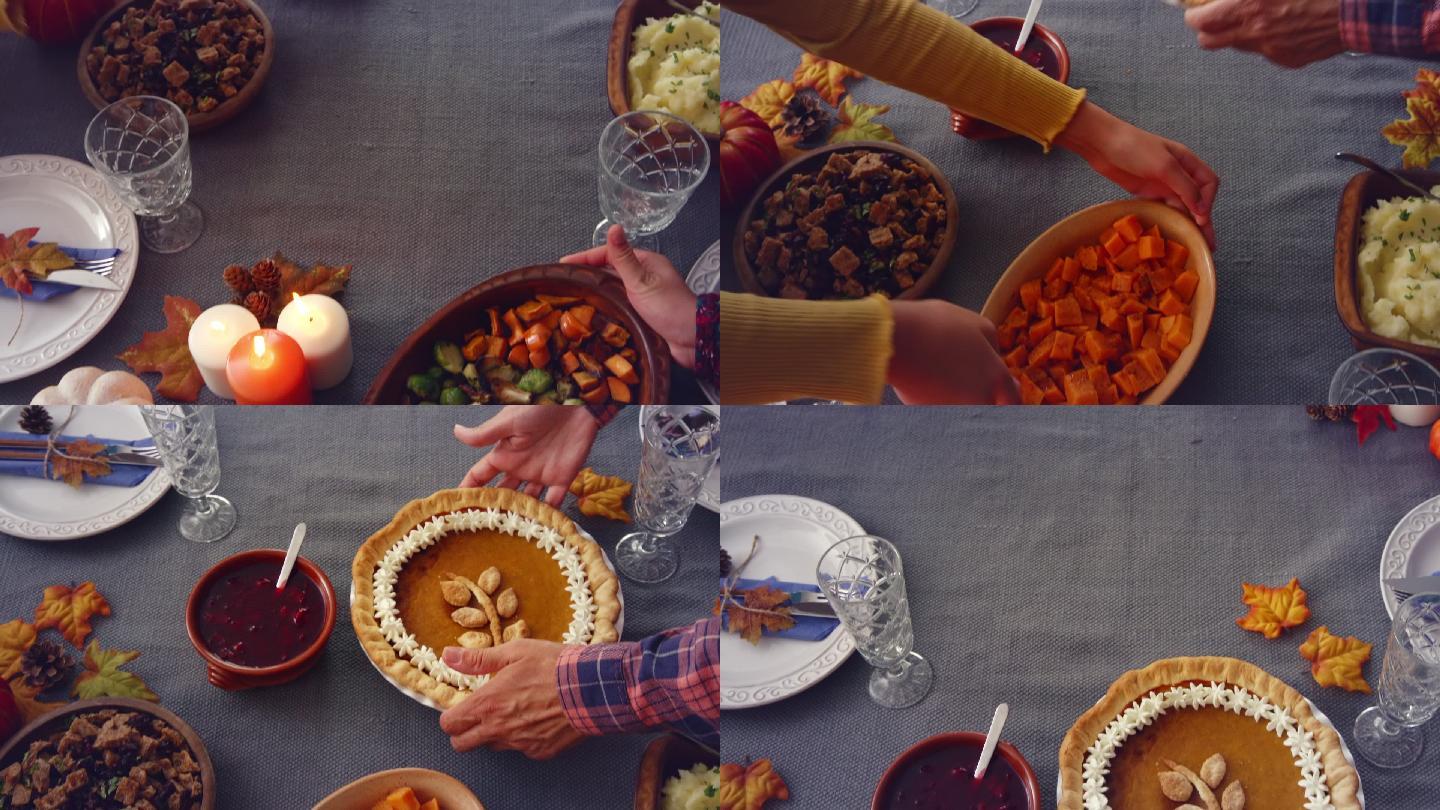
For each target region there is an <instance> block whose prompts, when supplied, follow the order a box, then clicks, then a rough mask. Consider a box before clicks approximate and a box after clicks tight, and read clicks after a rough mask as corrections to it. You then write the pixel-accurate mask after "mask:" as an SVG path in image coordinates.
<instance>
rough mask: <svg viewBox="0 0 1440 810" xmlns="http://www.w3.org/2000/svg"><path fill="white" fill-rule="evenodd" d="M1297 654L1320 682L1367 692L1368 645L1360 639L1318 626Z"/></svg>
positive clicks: (1351, 690) (1368, 686) (1322, 684)
mask: <svg viewBox="0 0 1440 810" xmlns="http://www.w3.org/2000/svg"><path fill="white" fill-rule="evenodd" d="M1300 656H1301V657H1302V658H1304V659H1305V660H1307V661H1309V662H1310V674H1311V676H1313V677H1314V678H1315V682H1316V683H1318V684H1320V685H1321V686H1338V687H1340V688H1341V689H1345V690H1347V691H1350V692H1365V693H1367V694H1368V693H1369V692H1370V684H1368V683H1366V682H1365V662H1366V661H1369V660H1370V645H1369V644H1366V643H1365V642H1363V641H1361V640H1360V639H1358V638H1356V637H1354V636H1336V635H1331V633H1330V628H1328V627H1317V628H1315V631H1314V632H1313V633H1311V634H1310V637H1309V638H1307V639H1305V643H1304V644H1301V645H1300Z"/></svg>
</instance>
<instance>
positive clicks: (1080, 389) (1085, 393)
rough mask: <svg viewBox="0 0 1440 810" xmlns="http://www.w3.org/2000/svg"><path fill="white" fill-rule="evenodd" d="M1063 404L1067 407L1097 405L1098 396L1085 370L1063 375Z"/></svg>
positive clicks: (1098, 402) (1088, 373) (1098, 401)
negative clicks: (1067, 405)
mask: <svg viewBox="0 0 1440 810" xmlns="http://www.w3.org/2000/svg"><path fill="white" fill-rule="evenodd" d="M1065 402H1066V404H1069V405H1099V404H1100V396H1099V394H1097V393H1096V392H1095V383H1094V382H1092V381H1091V380H1090V372H1088V371H1086V370H1085V369H1080V370H1079V371H1073V372H1071V373H1069V374H1066V375H1065Z"/></svg>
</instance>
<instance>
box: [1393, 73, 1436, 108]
mask: <svg viewBox="0 0 1440 810" xmlns="http://www.w3.org/2000/svg"><path fill="white" fill-rule="evenodd" d="M1400 95H1402V96H1404V97H1405V98H1428V99H1430V100H1431V101H1434V102H1436V103H1440V73H1436V72H1435V71H1433V70H1430V69H1429V68H1420V69H1419V70H1418V71H1416V72H1415V89H1414V90H1405V91H1403V92H1401V93H1400Z"/></svg>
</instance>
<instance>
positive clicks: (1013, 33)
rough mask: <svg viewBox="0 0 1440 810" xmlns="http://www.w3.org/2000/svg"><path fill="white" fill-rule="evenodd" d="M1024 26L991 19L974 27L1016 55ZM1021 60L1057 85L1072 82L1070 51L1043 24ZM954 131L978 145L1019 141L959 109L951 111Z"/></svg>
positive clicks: (1016, 20) (1019, 21) (1010, 19)
mask: <svg viewBox="0 0 1440 810" xmlns="http://www.w3.org/2000/svg"><path fill="white" fill-rule="evenodd" d="M1024 25H1025V20H1023V19H1022V18H1020V17H989V18H987V19H984V20H976V21H975V23H974V25H972V26H970V27H971V28H972V29H973V30H974V31H975V33H977V34H979V35H980V36H982V37H985V38H986V39H988V40H990V41H991V42H993V43H995V45H996V46H998V47H999V48H1002V49H1003V50H1004V51H1005V52H1006V53H1009V54H1014V53H1015V41H1016V40H1017V39H1019V38H1020V28H1021V27H1022V26H1024ZM1017 58H1019V59H1021V60H1023V61H1025V62H1026V63H1027V64H1029V65H1030V66H1031V67H1033V68H1035V69H1036V70H1038V71H1040V72H1041V73H1044V74H1045V75H1046V76H1049V77H1050V78H1052V79H1054V80H1055V81H1057V82H1061V83H1062V84H1063V83H1065V82H1069V81H1070V51H1069V50H1068V49H1066V47H1065V42H1064V41H1063V40H1062V39H1060V37H1059V36H1058V35H1057V34H1056V33H1055V32H1054V31H1051V30H1050V29H1049V28H1046V27H1045V26H1043V25H1041V24H1040V23H1035V29H1034V30H1033V31H1031V32H1030V39H1028V40H1026V42H1025V50H1024V51H1022V52H1021V53H1020V54H1019V56H1018V57H1017ZM950 128H951V129H953V130H955V132H956V134H959V135H964V136H965V137H967V138H970V139H971V140H976V141H989V140H996V139H998V138H1014V137H1017V136H1016V135H1015V133H1013V132H1011V131H1010V130H1008V129H1004V128H1002V127H998V126H996V125H994V124H992V123H990V122H988V121H982V120H980V119H979V118H971V117H970V116H968V115H966V114H964V113H962V112H960V111H959V110H955V109H951V110H950Z"/></svg>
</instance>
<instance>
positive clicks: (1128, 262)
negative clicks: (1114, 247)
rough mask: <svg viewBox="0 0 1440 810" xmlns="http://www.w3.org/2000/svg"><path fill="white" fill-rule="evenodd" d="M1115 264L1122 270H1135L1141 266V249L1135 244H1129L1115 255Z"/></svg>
mask: <svg viewBox="0 0 1440 810" xmlns="http://www.w3.org/2000/svg"><path fill="white" fill-rule="evenodd" d="M1115 266H1116V267H1119V268H1120V269H1121V270H1134V269H1135V268H1137V267H1139V266H1140V249H1139V248H1137V247H1135V246H1134V245H1127V246H1126V247H1125V249H1124V250H1122V251H1120V255H1118V256H1116V257H1115Z"/></svg>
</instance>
